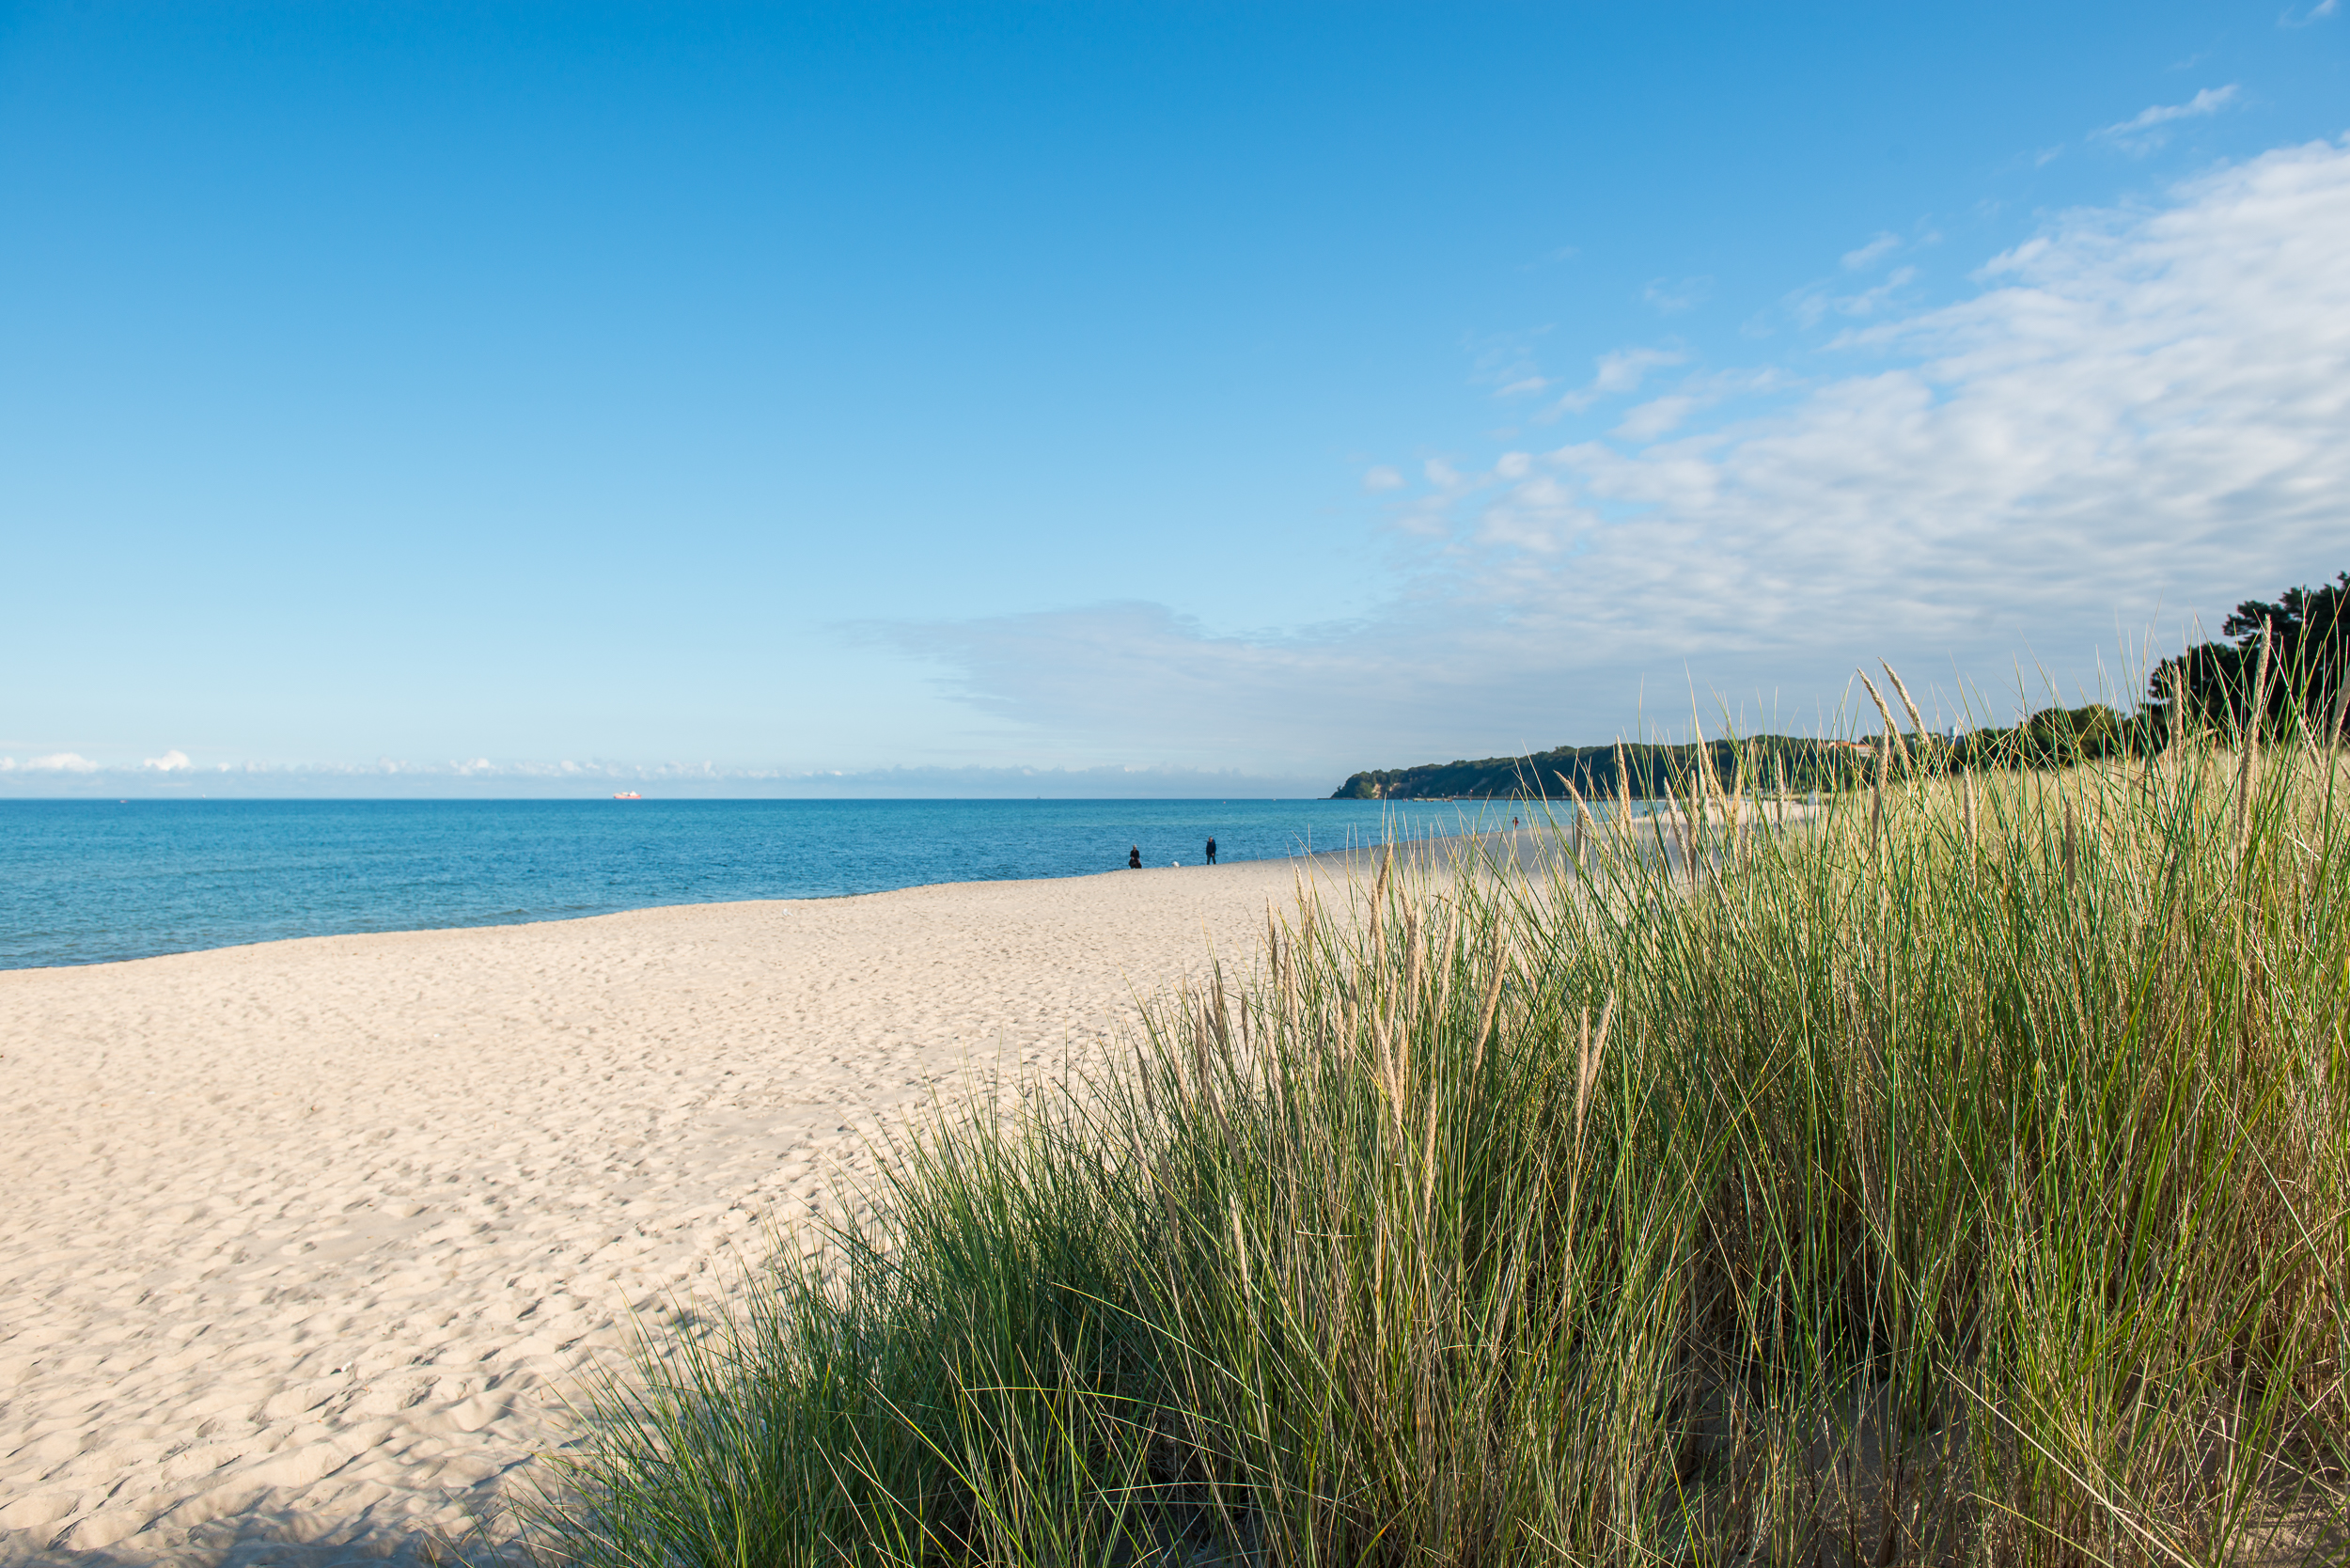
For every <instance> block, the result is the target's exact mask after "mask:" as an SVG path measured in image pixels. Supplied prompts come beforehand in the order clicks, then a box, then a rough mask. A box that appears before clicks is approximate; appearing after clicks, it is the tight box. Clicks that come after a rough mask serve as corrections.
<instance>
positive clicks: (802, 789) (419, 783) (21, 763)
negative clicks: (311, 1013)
mask: <svg viewBox="0 0 2350 1568" xmlns="http://www.w3.org/2000/svg"><path fill="white" fill-rule="evenodd" d="M1339 782H1340V780H1337V779H1332V780H1330V781H1328V782H1327V783H1325V782H1324V781H1323V780H1322V778H1321V777H1320V776H1319V775H1312V776H1271V775H1262V774H1249V773H1244V772H1241V771H1238V770H1230V769H1227V770H1216V769H1205V768H1161V767H1094V768H1049V767H1048V768H1023V767H902V768H866V769H807V770H790V769H781V768H751V767H729V766H725V765H721V764H718V763H712V762H700V763H688V762H658V763H637V762H610V761H588V762H579V761H557V762H532V761H527V760H524V761H496V760H491V759H489V758H486V757H484V758H473V759H470V760H451V761H437V762H413V761H396V760H391V759H389V758H385V759H381V760H377V761H375V762H372V763H258V762H254V763H232V762H212V763H209V764H199V763H196V762H193V761H191V760H189V759H188V756H187V754H186V753H184V752H182V751H180V750H178V749H177V748H174V749H172V750H170V751H168V752H166V753H165V754H164V757H162V758H155V759H149V760H145V761H143V762H139V763H134V764H126V763H107V762H101V761H96V760H91V759H89V758H87V757H84V756H81V755H79V754H78V753H73V752H64V753H54V754H51V755H47V756H39V757H30V758H24V759H18V758H14V757H8V756H0V800H6V799H8V798H11V797H13V798H18V799H51V798H64V799H90V800H103V799H109V798H124V799H131V798H136V799H149V800H151V799H180V800H186V799H215V800H235V799H245V800H260V799H289V798H292V799H320V800H335V799H344V800H349V799H401V798H415V799H446V798H473V799H500V798H511V799H598V798H601V797H603V795H605V794H608V793H613V792H620V791H628V790H634V791H637V792H642V793H645V794H647V795H649V796H654V797H659V798H664V799H672V800H675V799H689V800H692V799H699V800H731V799H809V800H813V799H824V798H836V797H844V796H845V797H852V798H860V799H875V800H889V799H907V800H913V799H972V800H1014V799H1027V798H1042V799H1049V800H1183V799H1233V800H1256V799H1267V798H1284V799H1293V798H1297V797H1300V796H1312V795H1323V794H1327V793H1329V792H1330V791H1331V790H1332V789H1334V788H1335V787H1336V786H1337V784H1338V783H1339Z"/></svg>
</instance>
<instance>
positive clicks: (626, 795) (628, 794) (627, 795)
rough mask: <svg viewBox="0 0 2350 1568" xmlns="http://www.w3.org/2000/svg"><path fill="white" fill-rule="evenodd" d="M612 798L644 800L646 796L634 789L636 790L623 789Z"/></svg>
mask: <svg viewBox="0 0 2350 1568" xmlns="http://www.w3.org/2000/svg"><path fill="white" fill-rule="evenodd" d="M612 798H613V799H614V800H642V799H644V798H645V797H644V796H643V795H640V794H638V793H637V792H635V791H634V790H623V791H621V792H619V794H617V795H614V796H613V797H612Z"/></svg>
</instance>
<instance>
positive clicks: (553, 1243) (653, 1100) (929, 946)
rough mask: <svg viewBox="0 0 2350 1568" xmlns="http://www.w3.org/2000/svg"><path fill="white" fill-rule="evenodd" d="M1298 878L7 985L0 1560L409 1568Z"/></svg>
mask: <svg viewBox="0 0 2350 1568" xmlns="http://www.w3.org/2000/svg"><path fill="white" fill-rule="evenodd" d="M1294 874H1295V872H1294V863H1290V862H1258V863H1253V864H1239V865H1228V866H1223V867H1218V868H1216V869H1215V870H1213V871H1211V870H1203V869H1199V868H1186V869H1183V870H1149V871H1142V872H1127V871H1120V872H1115V873H1112V874H1109V875H1105V876H1097V877H1085V878H1077V879H1068V880H1058V881H1039V882H1010V883H974V884H963V885H958V886H944V887H927V888H915V889H910V890H907V891H904V892H898V893H881V894H874V895H871V896H870V897H865V898H855V899H838V900H823V901H807V902H763V903H735V904H709V905H697V906H690V907H684V908H674V909H653V910H641V911H637V912H635V913H631V914H625V915H613V916H606V917H601V918H596V919H587V920H574V921H564V922H555V923H547V924H540V925H526V926H503V927H493V928H489V929H483V930H470V931H447V932H410V933H397V934H391V935H377V936H356V937H343V936H337V937H318V938H312V939H308V940H304V941H294V942H278V943H270V944H265V945H262V946H258V947H250V948H235V949H223V950H219V951H213V952H202V953H188V954H181V955H178V956H174V957H168V958H155V959H145V960H140V961H138V962H135V963H129V964H100V965H93V966H90V967H86V968H74V969H38V970H20V971H15V972H0V1105H5V1116H6V1121H5V1126H6V1128H7V1137H6V1139H5V1141H0V1195H5V1204H6V1209H5V1215H6V1221H5V1226H4V1227H0V1564H11V1565H12V1564H19V1563H29V1562H59V1563H62V1562H67V1561H73V1562H81V1563H96V1562H108V1561H131V1562H149V1563H151V1562H154V1561H156V1560H159V1559H164V1560H171V1561H174V1562H181V1563H191V1564H205V1563H219V1562H262V1561H267V1562H290V1563H294V1562H298V1563H319V1564H323V1563H330V1562H335V1561H338V1560H346V1559H379V1558H380V1557H381V1556H383V1555H384V1554H385V1553H387V1552H396V1553H398V1554H399V1555H400V1556H402V1557H408V1556H413V1555H414V1554H415V1553H416V1552H417V1551H418V1550H419V1548H420V1544H421V1543H422V1541H423V1539H424V1531H426V1530H427V1529H441V1530H454V1529H460V1528H462V1524H463V1521H464V1519H465V1517H466V1513H467V1510H469V1509H478V1508H480V1507H481V1506H482V1505H483V1504H484V1503H485V1502H487V1501H488V1500H489V1499H490V1498H491V1497H493V1495H494V1493H495V1492H496V1489H497V1488H498V1487H499V1485H500V1484H501V1482H502V1481H503V1480H510V1479H511V1477H512V1475H513V1473H514V1471H515V1470H516V1467H517V1466H522V1465H524V1464H525V1462H526V1461H527V1460H528V1459H529V1457H530V1456H531V1455H532V1454H533V1453H535V1452H539V1451H542V1450H544V1449H545V1448H546V1447H547V1446H548V1445H549V1444H550V1443H551V1442H553V1441H554V1440H556V1436H557V1435H559V1433H560V1429H561V1420H562V1414H561V1407H560V1404H559V1403H558V1401H557V1400H556V1394H557V1392H558V1391H559V1390H560V1389H562V1388H565V1387H566V1386H569V1385H571V1384H572V1380H573V1379H574V1377H575V1374H576V1373H577V1372H578V1371H579V1370H580V1369H581V1368H582V1367H583V1365H584V1364H585V1363H586V1362H587V1360H588V1359H589V1358H590V1357H594V1356H602V1355H604V1354H605V1353H608V1352H610V1351H613V1350H615V1349H617V1348H618V1347H619V1346H621V1345H622V1344H623V1343H624V1342H625V1340H626V1337H627V1332H628V1329H627V1325H628V1314H629V1313H630V1312H631V1311H635V1312H636V1313H639V1314H653V1313H657V1312H658V1310H659V1309H662V1308H663V1306H664V1304H665V1302H668V1301H672V1300H679V1299H690V1298H691V1297H692V1296H693V1295H694V1294H695V1293H697V1291H709V1290H717V1289H720V1288H722V1287H723V1285H724V1283H725V1282H726V1281H727V1280H728V1279H729V1278H731V1276H732V1273H733V1270H734V1269H735V1267H736V1266H737V1265H736V1262H735V1260H736V1259H737V1258H738V1257H739V1256H740V1254H739V1253H738V1252H737V1250H736V1248H737V1247H738V1244H739V1245H740V1246H741V1247H750V1248H756V1247H757V1246H758V1242H759V1238H760V1234H761V1230H762V1225H763V1223H764V1222H766V1221H768V1220H770V1219H775V1220H783V1221H789V1220H790V1219H791V1216H793V1215H805V1214H806V1213H807V1208H808V1205H809V1204H810V1203H811V1202H813V1201H814V1200H817V1199H818V1198H820V1197H821V1196H822V1194H823V1184H824V1183H825V1181H826V1179H827V1177H828V1175H829V1174H830V1173H831V1171H832V1170H833V1168H835V1167H836V1166H837V1165H847V1166H850V1167H852V1168H854V1167H858V1166H861V1164H862V1159H861V1154H862V1150H863V1148H864V1142H863V1137H864V1135H866V1134H867V1133H869V1132H870V1131H871V1130H872V1129H874V1128H875V1127H876V1126H878V1125H880V1124H882V1123H883V1122H884V1121H885V1120H886V1119H887V1118H889V1117H891V1116H893V1115H895V1114H899V1113H901V1111H902V1110H904V1109H905V1108H906V1107H907V1106H908V1105H910V1104H914V1103H918V1102H921V1101H924V1100H927V1098H928V1096H929V1094H930V1092H931V1091H932V1086H942V1087H945V1088H947V1089H949V1090H951V1089H952V1088H953V1087H954V1086H955V1084H957V1083H958V1082H960V1081H961V1079H962V1073H963V1069H964V1064H965V1063H966V1061H972V1062H976V1063H978V1064H979V1065H980V1066H983V1067H984V1066H988V1065H991V1064H994V1063H995V1062H997V1061H999V1060H1000V1061H1002V1062H1003V1063H1005V1064H1007V1065H1009V1064H1011V1063H1012V1062H1032V1063H1045V1062H1049V1061H1053V1060H1057V1059H1058V1058H1060V1057H1061V1055H1062V1054H1063V1053H1064V1051H1070V1052H1074V1053H1078V1054H1080V1055H1082V1054H1084V1053H1087V1052H1090V1051H1094V1050H1096V1049H1098V1048H1099V1047H1100V1045H1101V1044H1102V1043H1103V1042H1104V1040H1105V1037H1106V1036H1107V1035H1108V1034H1109V1032H1110V1031H1111V1030H1112V1028H1113V1027H1115V1026H1116V1024H1117V1023H1118V1022H1119V1021H1120V1020H1122V1019H1124V1018H1125V1017H1127V1016H1129V1013H1130V1000H1131V997H1132V996H1134V995H1135V994H1136V993H1137V992H1140V993H1146V994H1147V993H1150V992H1153V991H1156V990H1158V989H1160V988H1161V987H1164V986H1166V985H1167V984H1169V983H1171V982H1173V981H1175V980H1178V979H1179V978H1181V977H1182V976H1183V974H1185V973H1186V972H1191V973H1198V972H1199V970H1200V968H1201V967H1202V965H1203V964H1204V961H1205V959H1206V956H1207V954H1208V952H1209V949H1210V947H1211V944H1213V945H1214V947H1215V949H1218V950H1219V951H1220V952H1222V953H1223V954H1224V955H1225V956H1226V957H1227V958H1228V959H1238V960H1240V961H1242V963H1243V964H1247V963H1252V962H1253V961H1254V957H1255V954H1256V952H1257V950H1258V945H1259V940H1258V939H1259V933H1261V930H1262V928H1263V921H1264V917H1265V908H1266V904H1267V902H1268V901H1271V902H1274V903H1276V904H1277V905H1279V906H1282V907H1287V906H1288V905H1289V903H1290V902H1291V900H1292V890H1293V875H1294ZM658 1322H659V1320H658V1319H657V1318H656V1319H655V1320H654V1326H656V1327H657V1326H658Z"/></svg>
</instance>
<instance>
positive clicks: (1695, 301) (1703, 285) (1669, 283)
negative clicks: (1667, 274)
mask: <svg viewBox="0 0 2350 1568" xmlns="http://www.w3.org/2000/svg"><path fill="white" fill-rule="evenodd" d="M1713 294H1714V280H1713V279H1712V278H1710V277H1684V278H1681V279H1678V280H1673V279H1668V278H1662V277H1658V278H1651V279H1650V280H1649V284H1648V287H1646V288H1645V289H1642V290H1640V298H1641V299H1642V300H1644V301H1646V302H1647V303H1648V304H1649V305H1650V306H1653V307H1654V308H1655V310H1656V311H1657V313H1658V314H1659V315H1664V316H1673V315H1678V314H1679V313H1680V312H1682V311H1684V310H1692V309H1695V308H1696V307H1697V306H1700V305H1703V304H1704V303H1705V302H1706V301H1707V300H1709V299H1711V298H1712V297H1713Z"/></svg>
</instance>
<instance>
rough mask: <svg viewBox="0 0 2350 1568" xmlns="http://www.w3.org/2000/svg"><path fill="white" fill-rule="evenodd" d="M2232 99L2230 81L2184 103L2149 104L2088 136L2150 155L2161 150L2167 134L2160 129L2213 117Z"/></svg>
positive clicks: (2204, 91)
mask: <svg viewBox="0 0 2350 1568" xmlns="http://www.w3.org/2000/svg"><path fill="white" fill-rule="evenodd" d="M2235 96H2236V84H2235V83H2233V82H2231V83H2229V84H2228V85H2227V86H2224V87H2205V88H2204V89H2203V90H2202V91H2201V92H2199V93H2197V94H2196V95H2195V96H2194V97H2193V98H2190V99H2188V100H2187V101H2186V102H2184V103H2154V104H2150V105H2148V106H2147V107H2146V108H2143V109H2140V110H2139V112H2138V113H2137V114H2136V115H2133V116H2132V117H2131V118H2128V119H2125V120H2123V121H2122V122H2121V123H2120V124H2119V125H2108V126H2107V127H2106V128H2105V129H2104V130H2102V131H2092V132H2091V133H2090V135H2091V137H2092V139H2094V140H2099V141H2109V142H2111V143H2113V144H2114V145H2115V146H2116V147H2119V148H2122V149H2124V150H2125V151H2130V152H2150V151H2152V150H2153V149H2155V148H2157V147H2160V146H2161V145H2162V143H2163V139H2164V138H2165V137H2166V136H2167V135H2168V134H2169V133H2168V132H2166V131H2164V130H2163V129H2162V127H2163V126H2166V125H2169V124H2171V123H2172V122H2174V121H2176V120H2182V119H2194V118H2200V117H2201V116H2204V115H2216V114H2217V113H2218V112H2219V111H2220V110H2222V109H2224V108H2226V107H2227V106H2228V105H2229V104H2231V103H2233V102H2235Z"/></svg>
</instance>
